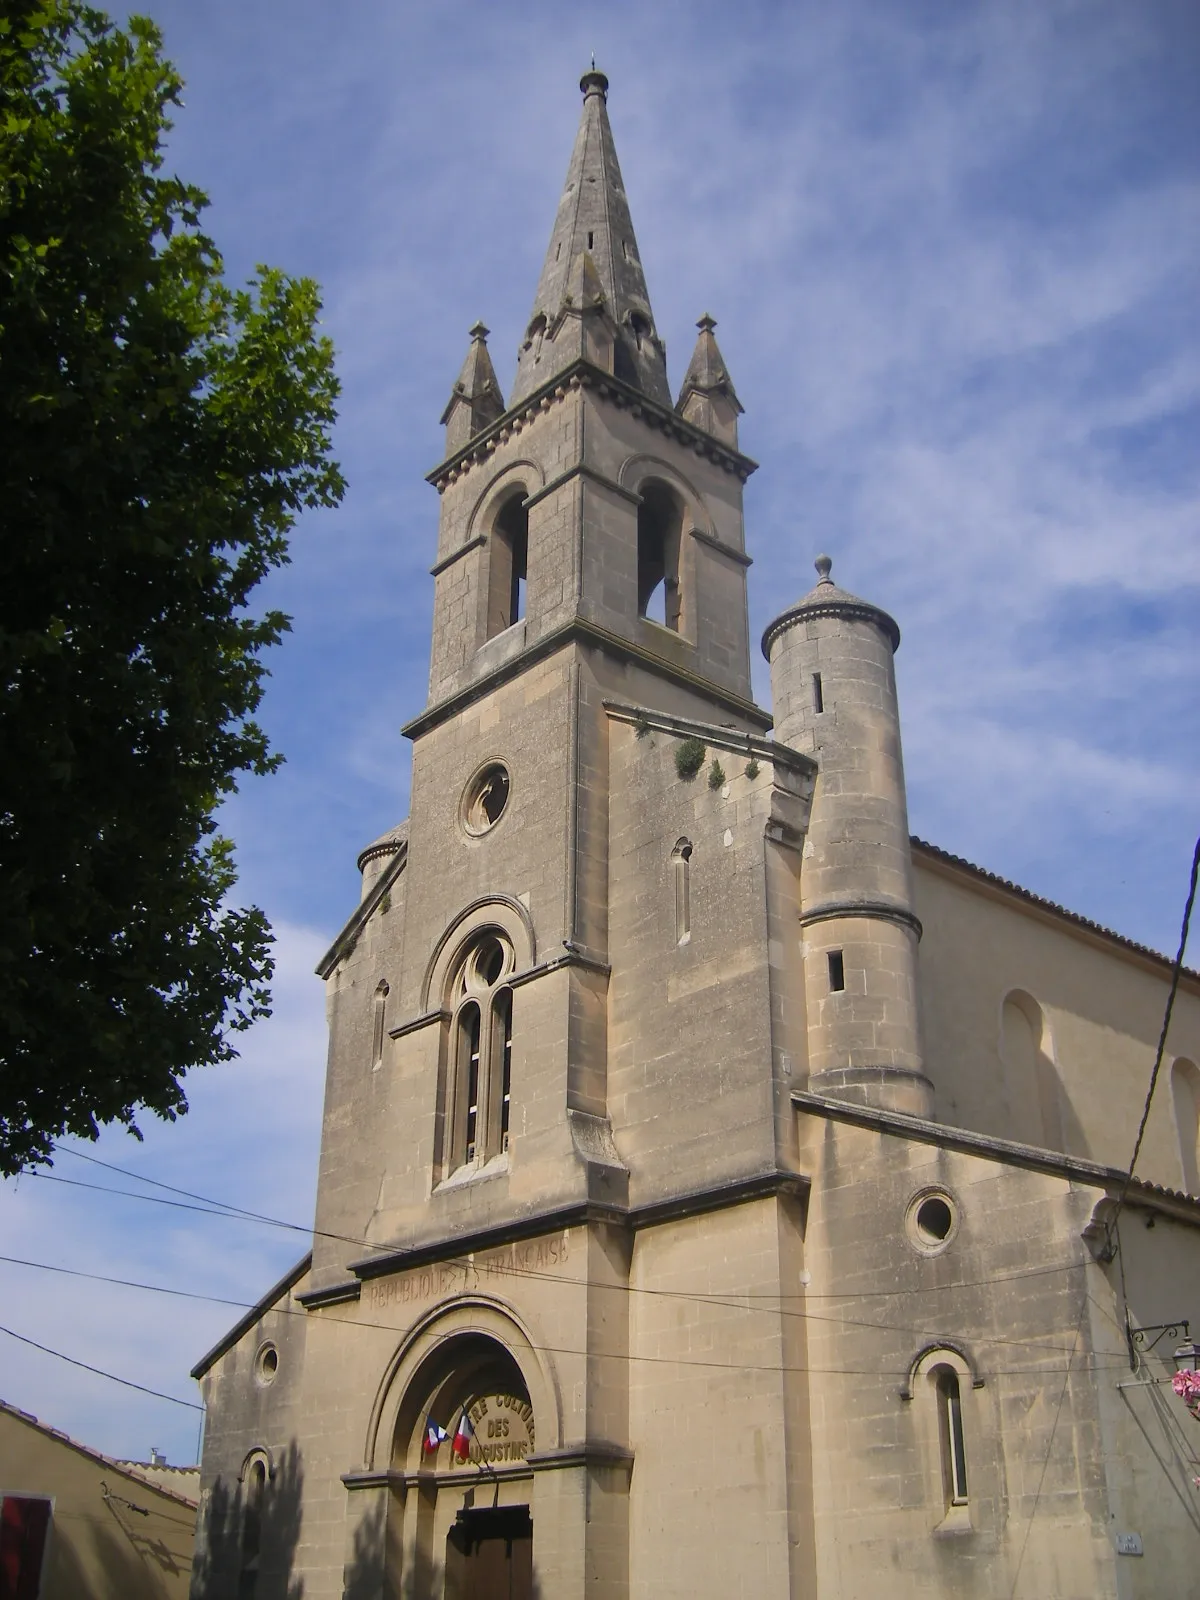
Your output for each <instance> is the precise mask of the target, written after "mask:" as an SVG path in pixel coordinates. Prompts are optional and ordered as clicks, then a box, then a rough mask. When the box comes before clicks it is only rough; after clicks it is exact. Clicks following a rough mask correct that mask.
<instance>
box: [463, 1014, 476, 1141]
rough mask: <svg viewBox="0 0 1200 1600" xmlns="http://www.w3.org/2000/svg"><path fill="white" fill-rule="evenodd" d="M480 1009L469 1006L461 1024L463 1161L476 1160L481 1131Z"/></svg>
mask: <svg viewBox="0 0 1200 1600" xmlns="http://www.w3.org/2000/svg"><path fill="white" fill-rule="evenodd" d="M479 1033H480V1026H479V1007H478V1006H477V1005H469V1006H467V1007H466V1009H465V1010H464V1011H463V1014H462V1018H461V1020H460V1022H459V1047H460V1049H461V1050H462V1057H461V1061H462V1067H463V1072H462V1083H463V1089H464V1101H465V1104H464V1107H463V1150H464V1156H463V1159H464V1160H466V1161H473V1160H474V1159H475V1141H476V1135H477V1133H478V1130H479Z"/></svg>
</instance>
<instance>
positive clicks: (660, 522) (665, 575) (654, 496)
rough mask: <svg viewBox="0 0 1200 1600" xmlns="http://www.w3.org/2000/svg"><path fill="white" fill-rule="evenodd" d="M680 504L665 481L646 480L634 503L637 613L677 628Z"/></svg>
mask: <svg viewBox="0 0 1200 1600" xmlns="http://www.w3.org/2000/svg"><path fill="white" fill-rule="evenodd" d="M682 532H683V508H682V506H681V505H680V503H679V501H678V499H677V497H676V496H675V495H674V494H673V493H672V491H671V490H670V489H668V488H667V487H666V485H665V484H661V483H649V484H647V485H646V486H645V487H644V488H643V490H642V503H641V505H640V506H639V507H638V519H637V549H638V615H639V616H642V617H646V618H648V619H649V621H651V622H657V623H660V624H661V625H662V626H663V627H665V628H671V629H672V630H674V631H675V632H678V631H679V629H680V628H681V626H682V618H683V596H682V592H681V590H680V582H679V559H680V540H681V537H682Z"/></svg>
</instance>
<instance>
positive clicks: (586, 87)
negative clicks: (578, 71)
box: [579, 56, 608, 100]
mask: <svg viewBox="0 0 1200 1600" xmlns="http://www.w3.org/2000/svg"><path fill="white" fill-rule="evenodd" d="M579 87H580V88H581V89H582V90H583V98H584V99H585V100H587V99H588V98H589V97H590V96H591V95H594V94H598V95H599V96H600V98H601V100H607V99H608V79H607V78H606V77H605V76H604V74H603V73H602V72H598V71H597V70H596V58H595V56H593V57H592V65H591V67H590V69H589V70H588V71H587V72H585V73H584V75H583V77H582V78H580V80H579Z"/></svg>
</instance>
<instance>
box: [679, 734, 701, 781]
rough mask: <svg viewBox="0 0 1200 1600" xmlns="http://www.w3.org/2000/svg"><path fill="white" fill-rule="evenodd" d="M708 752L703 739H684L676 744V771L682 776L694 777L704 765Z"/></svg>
mask: <svg viewBox="0 0 1200 1600" xmlns="http://www.w3.org/2000/svg"><path fill="white" fill-rule="evenodd" d="M707 754H708V751H707V750H706V749H705V748H704V744H703V741H702V740H700V739H696V738H689V739H684V740H682V741H681V742H680V743H679V744H677V745H676V746H675V771H676V772H677V773H678V774H679V776H680V777H681V778H685V779H690V778H694V777H695V776H696V774H697V773H698V772H699V771H700V768H701V767H702V766H703V765H704V758H705V756H706V755H707Z"/></svg>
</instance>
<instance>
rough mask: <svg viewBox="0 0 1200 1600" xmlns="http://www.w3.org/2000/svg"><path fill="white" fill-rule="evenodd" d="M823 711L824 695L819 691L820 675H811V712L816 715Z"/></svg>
mask: <svg viewBox="0 0 1200 1600" xmlns="http://www.w3.org/2000/svg"><path fill="white" fill-rule="evenodd" d="M824 709H825V695H824V692H823V691H822V689H821V674H820V673H819V672H814V673H813V710H814V711H815V712H817V713H820V712H822V711H824Z"/></svg>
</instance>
